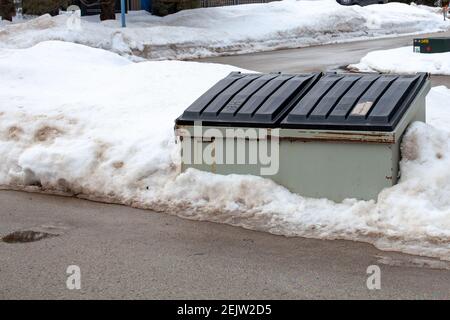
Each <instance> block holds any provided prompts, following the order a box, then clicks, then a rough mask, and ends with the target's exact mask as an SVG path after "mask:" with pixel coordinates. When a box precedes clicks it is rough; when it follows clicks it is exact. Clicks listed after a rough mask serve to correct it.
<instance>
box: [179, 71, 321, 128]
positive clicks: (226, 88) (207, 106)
mask: <svg viewBox="0 0 450 320" xmlns="http://www.w3.org/2000/svg"><path fill="white" fill-rule="evenodd" d="M319 77H320V74H319V73H313V74H297V75H291V74H278V73H276V74H242V73H239V72H233V73H231V74H230V75H228V76H227V77H226V78H224V79H222V80H220V81H219V82H218V83H216V84H215V85H214V86H213V87H212V88H211V89H209V90H208V91H207V92H206V93H205V94H203V95H202V96H201V97H200V98H198V99H197V100H196V101H195V102H194V103H193V104H192V105H191V106H190V107H189V108H187V109H186V111H185V112H184V113H183V115H182V116H181V117H180V118H179V119H178V120H177V123H178V124H182V123H192V122H195V121H202V122H203V123H204V124H216V125H224V126H260V125H261V126H266V127H273V126H276V125H278V124H279V123H280V122H281V120H282V119H283V118H284V116H285V114H286V112H288V111H289V110H290V108H292V106H293V104H294V103H295V102H296V101H298V100H300V99H301V98H302V97H303V95H304V94H305V93H306V92H308V90H309V88H310V87H311V86H312V85H313V84H314V83H315V81H317V79H318V78H319Z"/></svg>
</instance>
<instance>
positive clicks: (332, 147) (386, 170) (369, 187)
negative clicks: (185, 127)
mask: <svg viewBox="0 0 450 320" xmlns="http://www.w3.org/2000/svg"><path fill="white" fill-rule="evenodd" d="M227 140H228V142H229V143H230V142H231V145H232V146H233V147H232V148H229V147H226V148H224V146H226V144H227ZM230 140H233V141H230ZM259 143H260V141H257V140H248V139H237V140H236V139H226V138H224V139H222V138H219V139H202V138H194V137H183V139H182V140H181V146H182V150H183V151H182V154H183V157H186V158H183V159H184V160H183V161H182V171H185V170H187V169H188V168H195V169H198V170H202V171H207V172H212V173H217V174H224V175H227V174H251V175H256V176H263V177H265V178H269V179H272V180H273V181H275V182H276V183H278V184H280V185H282V186H284V187H286V188H287V189H289V190H290V191H292V192H295V193H298V194H300V195H302V196H306V197H314V198H324V197H325V198H328V199H331V200H334V201H337V202H340V201H342V200H344V199H346V198H357V199H361V200H370V199H375V200H376V199H377V195H378V193H379V192H380V191H381V190H383V189H384V188H387V187H390V186H392V185H393V184H395V183H396V182H397V175H398V158H399V143H398V142H397V143H396V144H381V143H379V144H377V143H369V144H368V143H355V142H347V143H345V142H344V143H343V142H333V141H330V142H327V141H314V140H310V141H305V140H299V139H281V140H279V158H277V159H273V160H274V161H278V163H277V165H276V166H274V167H276V168H277V169H278V170H277V171H276V173H275V174H273V175H262V174H261V172H262V171H261V170H262V168H263V167H264V168H266V166H264V165H261V163H259V162H258V161H257V162H256V163H255V162H253V163H251V162H252V160H251V155H250V153H251V154H255V153H256V150H257V148H258V147H259ZM267 143H268V145H269V146H268V148H269V150H270V148H271V142H270V141H267ZM252 148H253V149H252ZM221 150H222V151H221ZM240 150H245V163H240V162H239V160H238V154H239V151H240ZM250 150H252V151H251V152H250ZM186 152H187V153H186ZM230 153H231V154H230ZM209 156H212V161H211V160H208V159H207V158H208V157H209ZM227 158H228V161H227V160H226V159H227ZM186 159H189V160H187V161H186ZM230 159H232V160H230ZM241 162H242V159H241Z"/></svg>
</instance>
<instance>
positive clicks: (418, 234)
mask: <svg viewBox="0 0 450 320" xmlns="http://www.w3.org/2000/svg"><path fill="white" fill-rule="evenodd" d="M36 61H39V63H36ZM233 70H237V69H236V68H234V67H231V66H225V65H216V64H199V63H192V62H180V61H153V62H142V63H133V62H131V61H130V60H128V59H125V58H123V57H120V56H119V55H116V54H113V53H111V52H108V51H104V50H100V49H93V48H89V47H86V46H82V45H77V44H72V43H67V42H57V41H51V42H43V43H40V44H38V45H36V46H35V47H32V48H29V49H0V157H1V161H0V184H1V185H3V186H4V187H5V188H16V189H25V190H35V191H44V192H55V193H66V194H74V195H77V196H79V197H84V198H90V199H95V200H101V201H109V202H118V203H122V204H126V205H132V206H135V207H140V208H148V209H153V210H159V211H165V212H167V213H170V214H176V215H179V216H181V217H185V218H189V219H195V220H208V221H216V222H221V223H227V224H231V225H236V226H242V227H245V228H249V229H255V230H261V231H267V232H271V233H274V234H280V235H286V236H305V237H313V238H320V239H349V240H358V241H366V242H369V243H373V244H374V245H375V246H377V247H378V248H381V249H384V250H396V251H402V252H408V253H414V254H420V255H426V256H431V257H438V258H441V259H444V260H450V90H449V89H447V88H445V87H438V88H433V89H432V91H431V93H430V94H429V96H428V115H429V119H430V121H429V124H423V123H416V124H414V125H413V126H412V127H411V129H410V130H409V132H408V134H407V135H406V138H405V140H404V143H403V156H404V160H403V161H402V164H401V167H402V172H403V176H402V180H401V182H400V183H399V184H398V185H397V186H394V187H392V188H389V189H386V190H384V191H383V192H382V193H381V194H380V195H379V198H378V201H377V202H375V201H357V200H346V201H344V202H343V203H339V204H337V203H334V202H332V201H329V200H326V199H309V198H303V197H301V196H300V195H296V194H292V193H290V192H289V191H288V190H286V189H285V188H283V187H281V186H278V185H276V184H275V183H273V182H272V181H271V180H268V179H263V178H259V177H253V176H239V175H229V176H219V175H214V174H210V173H205V172H200V171H195V170H189V171H187V172H186V173H183V174H180V173H179V167H178V162H179V156H178V154H179V152H178V151H179V150H178V146H177V145H176V144H175V142H174V141H175V139H174V134H173V124H174V123H173V121H174V119H175V118H176V117H177V116H178V115H179V114H181V112H182V111H183V110H184V109H185V108H186V107H187V106H188V105H189V104H190V103H191V102H192V101H193V100H194V99H195V98H196V97H198V96H199V95H200V94H202V93H203V92H204V91H205V90H206V89H207V88H208V87H210V86H211V85H212V84H213V83H215V82H216V81H217V80H219V79H220V78H222V77H224V76H225V75H227V74H228V73H229V72H230V71H233Z"/></svg>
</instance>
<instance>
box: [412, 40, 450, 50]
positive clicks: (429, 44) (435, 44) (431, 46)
mask: <svg viewBox="0 0 450 320" xmlns="http://www.w3.org/2000/svg"><path fill="white" fill-rule="evenodd" d="M414 52H417V53H442V52H450V38H444V37H441V38H423V39H414Z"/></svg>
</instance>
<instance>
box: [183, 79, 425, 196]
mask: <svg viewBox="0 0 450 320" xmlns="http://www.w3.org/2000/svg"><path fill="white" fill-rule="evenodd" d="M280 76H282V75H280ZM302 76H304V75H302ZM269 77H270V76H269ZM335 77H338V78H339V79H338V80H335ZM352 77H353V78H352ZM355 77H356V78H355ZM370 77H372V78H370ZM374 77H375V78H374ZM244 78H245V75H244ZM242 79H243V78H241V80H240V81H241V82H242V83H241V85H244V87H243V88H241V89H236V88H234V89H233V88H232V86H235V87H238V84H237V82H236V81H235V82H234V84H232V85H230V86H228V89H224V90H223V91H221V92H220V93H217V91H218V90H217V88H216V90H214V87H213V88H212V89H211V90H210V91H208V92H207V93H205V95H203V96H202V97H200V98H199V100H197V102H196V103H194V104H193V105H192V106H191V107H190V108H188V109H187V110H186V111H185V113H184V114H183V115H182V116H181V117H180V118H178V119H177V120H176V125H175V132H176V136H177V137H178V143H179V144H180V146H181V148H180V149H181V159H182V161H181V170H182V171H186V170H187V169H189V168H195V169H198V170H202V171H207V172H212V173H217V174H224V175H228V174H250V175H256V176H263V177H265V178H269V179H272V180H273V181H275V182H276V183H278V184H280V185H282V186H284V187H286V188H287V189H289V190H290V191H292V192H295V193H298V194H300V195H302V196H306V197H314V198H328V199H331V200H333V201H336V202H340V201H342V200H344V199H346V198H356V199H361V200H370V199H377V196H378V194H379V193H380V191H382V190H383V189H384V188H388V187H391V186H393V185H395V184H396V183H397V182H398V179H399V177H400V169H399V161H400V157H401V153H400V144H401V141H402V137H403V135H404V133H405V131H406V129H407V127H408V126H409V124H410V123H412V122H413V121H425V96H426V94H427V93H428V91H429V90H430V82H429V79H428V76H427V75H423V74H422V75H417V76H395V75H393V76H380V75H376V76H373V75H354V74H352V75H319V76H318V77H317V78H313V79H312V80H309V81H310V83H309V84H307V85H303V86H301V88H300V89H299V88H296V87H295V85H294V84H291V87H290V89H292V90H293V91H292V94H289V93H288V94H286V92H289V90H287V89H286V88H285V89H286V90H284V91H283V90H281V89H283V87H287V86H288V83H289V81H291V80H292V79H295V78H291V80H289V81H287V82H284V83H283V84H282V85H281V86H280V87H278V88H277V89H276V90H275V91H272V92H271V93H270V97H264V94H259V93H261V92H260V91H261V90H262V89H263V88H265V87H267V86H269V85H270V83H271V82H272V81H273V80H270V81H268V83H267V84H265V85H264V86H263V87H262V88H258V86H259V85H256V84H255V80H251V81H250V84H248V83H244V82H243V80H242ZM355 79H356V80H355ZM374 79H375V80H374ZM392 79H394V80H392ZM364 81H366V82H368V83H370V84H371V85H370V86H369V87H366V88H364V87H365V86H367V85H365V84H364V85H363V82H364ZM383 81H384V82H383ZM331 82H333V84H330V83H331ZM386 83H387V84H386ZM253 84H255V85H254V87H255V88H257V90H256V91H253V89H255V88H253V89H252V90H250V89H249V86H251V85H253ZM227 85H228V83H225V84H224V83H222V84H220V83H219V84H218V87H219V88H220V87H221V86H222V87H226V86H227ZM358 85H359V87H358ZM383 86H384V87H383ZM361 88H364V90H359V89H361ZM402 88H403V89H402ZM243 90H244V91H245V90H247V91H246V92H245V93H244V94H241V95H239V93H242V92H243ZM402 90H403V91H402ZM219 91H220V90H219ZM234 91H236V92H234ZM399 92H400V93H399ZM277 93H278V94H279V95H278V96H277ZM391 93H393V94H395V96H392V99H397V100H396V101H397V102H398V103H397V102H396V103H391V104H392V106H394V107H393V108H397V109H398V110H397V111H392V110H391V111H389V112H390V116H389V117H391V116H392V112H395V113H396V120H395V121H394V122H392V120H390V121H391V123H390V125H389V126H384V124H382V123H381V121H382V117H381V116H380V117H376V115H375V113H376V112H378V113H379V115H381V111H380V110H382V109H383V108H382V107H383V106H381V105H380V106H378V107H377V106H376V104H377V103H383V102H385V103H386V104H388V103H387V101H388V100H389V94H391ZM258 94H259V95H258ZM261 97H263V98H262V99H263V100H264V102H263V103H262V104H260V105H259V109H257V110H258V111H253V114H252V115H250V116H248V117H247V118H245V119H246V120H245V119H244V116H243V117H242V118H241V119H238V120H237V118H239V116H238V115H239V112H241V113H243V114H244V113H245V112H244V111H245V110H246V109H248V110H251V108H252V106H251V103H250V102H251V101H258V98H261ZM317 97H318V98H317ZM383 97H384V98H383ZM222 98H223V99H222ZM202 99H203V100H202ZM221 99H222V100H221ZM284 99H286V100H284ZM368 99H369V100H370V99H377V101H375V102H374V103H373V101H372V102H370V104H367V103H368V101H364V100H368ZM205 101H206V102H205ZM224 101H225V102H224ZM215 102H217V105H220V104H223V105H222V106H221V107H220V108H219V109H218V110H219V111H217V112H215V115H216V117H214V112H213V113H212V115H211V114H209V115H208V114H207V112H209V109H208V108H210V109H211V108H214V107H215ZM258 103H259V102H258ZM205 105H207V106H206V107H205ZM269 105H271V106H275V107H274V108H275V109H277V110H280V108H281V109H283V108H284V109H283V111H282V112H278V111H277V112H275V114H277V115H276V116H275V118H276V119H275V120H274V117H273V114H269V113H270V112H269V113H267V112H266V114H264V112H263V111H261V110H262V109H264V108H265V109H267V110H269V109H270V108H269ZM309 105H314V108H313V109H311V110H312V111H311V110H310V111H309V114H308V115H307V116H306V117H304V116H303V115H302V112H303V111H305V110H307V109H308V106H309ZM199 106H200V107H199ZM279 106H281V107H280V108H278V107H279ZM364 106H369V107H368V108H367V109H366V110H364ZM346 107H347V109H348V110H350V111H346V114H345V117H343V118H341V119H340V120H339V117H338V115H339V113H340V112H341V111H342V110H344V109H345V108H346ZM196 108H197V111H198V110H200V109H202V108H203V110H202V111H201V112H197V111H196V110H195V109H196ZM370 108H372V109H371V110H369V111H368V109H370ZM190 110H191V111H190ZM192 110H193V111H192ZM355 110H356V111H355ZM361 110H363V111H364V112H366V113H367V112H368V114H371V112H372V115H373V118H374V119H375V120H376V121H378V122H379V123H378V122H376V121H375V120H374V121H375V122H374V123H370V122H371V121H372V120H370V118H371V116H367V114H366V117H367V119H365V118H366V117H360V114H357V113H358V112H359V111H361ZM230 111H231V113H230V114H232V115H227V114H226V113H227V112H230ZM272 111H273V110H272ZM195 112H197V115H196V116H193V115H194V114H195ZM321 113H323V114H321ZM261 114H263V115H262V116H261ZM199 115H200V116H199ZM222 115H223V119H221V116H222ZM244 115H245V114H244ZM258 115H259V116H260V118H259V119H252V118H257V117H258ZM267 115H268V116H267ZM334 115H336V116H335V122H334V123H333V121H334V120H333V121H332V120H330V118H333V116H334ZM266 116H267V117H266ZM277 117H278V118H277ZM352 117H353V118H354V119H350V118H352ZM195 118H196V119H197V120H199V119H201V120H203V121H201V122H198V121H196V122H191V119H195ZM242 119H244V120H242ZM349 119H350V120H349ZM252 120H255V121H252ZM265 120H267V121H265ZM349 123H351V125H348V124H349ZM245 124H247V125H245ZM255 128H256V129H258V130H260V131H263V132H264V134H259V135H257V136H255V135H254V134H253V135H252V133H253V131H254V129H255ZM227 131H228V133H227ZM233 131H234V133H233ZM237 131H239V134H236V132H237ZM230 133H231V134H230ZM233 134H234V135H233ZM262 143H265V144H266V146H265V149H267V150H276V149H277V151H278V160H277V161H278V165H277V166H276V167H278V168H277V170H276V171H273V172H270V173H269V174H265V173H264V171H266V172H267V171H271V170H268V167H269V165H267V163H261V162H259V161H256V162H255V161H253V162H252V163H251V161H248V160H249V159H250V152H254V151H256V150H257V149H258V148H259V147H261V144H262ZM272 144H276V145H277V148H272ZM242 150H245V159H246V161H245V163H238V161H236V159H237V154H238V153H239V151H241V152H242ZM252 150H253V151H252ZM230 153H231V154H232V157H230V158H233V159H234V160H235V161H226V160H225V159H226V157H227V155H229V154H230ZM205 154H207V155H208V156H210V158H209V159H208V161H204V160H203V158H204V155H205ZM211 158H212V159H211Z"/></svg>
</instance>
